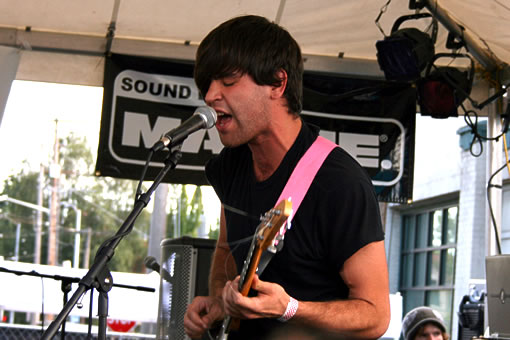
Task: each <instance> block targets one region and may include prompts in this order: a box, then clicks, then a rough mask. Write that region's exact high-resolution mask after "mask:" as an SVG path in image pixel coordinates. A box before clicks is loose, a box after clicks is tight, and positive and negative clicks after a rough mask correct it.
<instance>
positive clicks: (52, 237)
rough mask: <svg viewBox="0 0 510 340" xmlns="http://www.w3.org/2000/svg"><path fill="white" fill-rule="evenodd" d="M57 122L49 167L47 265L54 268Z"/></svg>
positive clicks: (55, 245)
mask: <svg viewBox="0 0 510 340" xmlns="http://www.w3.org/2000/svg"><path fill="white" fill-rule="evenodd" d="M57 130H58V120H57V119H55V144H54V147H53V163H52V164H51V166H50V178H51V179H52V180H53V181H52V187H51V202H50V228H49V233H48V265H50V266H55V265H56V264H57V224H58V210H59V205H60V204H59V178H60V165H59V159H58V154H59V142H58V134H57Z"/></svg>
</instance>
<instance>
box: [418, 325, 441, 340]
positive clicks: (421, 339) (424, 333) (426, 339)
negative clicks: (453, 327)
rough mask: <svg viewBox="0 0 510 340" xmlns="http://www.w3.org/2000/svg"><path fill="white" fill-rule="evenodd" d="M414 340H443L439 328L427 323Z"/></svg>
mask: <svg viewBox="0 0 510 340" xmlns="http://www.w3.org/2000/svg"><path fill="white" fill-rule="evenodd" d="M414 340H443V333H442V332H441V328H439V327H437V326H436V325H434V324H433V323H428V324H425V326H423V327H421V328H420V329H419V330H418V333H416V336H415V337H414Z"/></svg>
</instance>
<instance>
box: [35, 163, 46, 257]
mask: <svg viewBox="0 0 510 340" xmlns="http://www.w3.org/2000/svg"><path fill="white" fill-rule="evenodd" d="M43 182H44V165H42V164H41V165H40V168H39V179H38V181H37V205H38V206H42V205H43V188H44V183H43ZM36 214H37V215H36V222H35V245H34V263H35V264H40V263H41V238H42V237H41V235H42V221H43V218H42V211H40V210H37V211H36Z"/></svg>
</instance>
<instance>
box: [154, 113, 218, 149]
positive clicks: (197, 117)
mask: <svg viewBox="0 0 510 340" xmlns="http://www.w3.org/2000/svg"><path fill="white" fill-rule="evenodd" d="M216 118H217V114H216V111H214V109H213V108H212V107H209V106H199V107H198V108H197V109H196V110H195V112H194V113H193V115H192V116H191V117H190V118H188V119H187V120H186V121H185V122H184V123H182V124H181V125H179V126H178V127H176V128H175V129H172V130H170V131H168V132H167V133H165V134H164V135H163V137H161V139H160V140H159V141H158V142H156V144H154V146H153V147H152V150H153V151H158V150H161V149H162V148H163V147H165V146H169V145H170V146H174V145H178V144H180V143H182V141H184V140H185V139H186V138H187V137H188V136H189V135H190V134H192V133H193V132H195V131H198V130H200V129H210V128H212V127H213V126H214V124H216Z"/></svg>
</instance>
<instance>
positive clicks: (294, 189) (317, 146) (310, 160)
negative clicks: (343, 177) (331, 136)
mask: <svg viewBox="0 0 510 340" xmlns="http://www.w3.org/2000/svg"><path fill="white" fill-rule="evenodd" d="M337 146H338V145H337V144H335V143H333V142H332V141H330V140H328V139H326V138H324V137H321V136H318V137H317V139H316V140H315V142H313V144H312V145H311V146H310V148H308V150H307V151H306V152H305V154H304V155H303V156H302V157H301V159H300V160H299V162H298V164H297V165H296V167H295V168H294V171H293V172H292V174H291V175H290V178H289V180H288V181H287V184H286V185H285V188H284V189H283V191H282V193H281V194H280V198H278V201H277V202H280V201H282V200H284V199H290V201H291V202H292V215H291V216H289V218H288V220H287V227H286V228H285V227H284V228H282V231H281V234H282V235H283V234H284V233H285V230H286V229H290V224H291V220H292V218H293V215H295V214H296V212H297V210H298V209H299V206H300V205H301V201H303V198H304V197H305V195H306V193H307V191H308V188H309V187H310V185H311V184H312V181H313V179H314V178H315V175H316V174H317V171H319V169H320V167H321V165H322V163H324V160H325V159H326V157H328V155H329V154H330V152H331V151H332V150H333V149H334V148H335V147H337Z"/></svg>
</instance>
